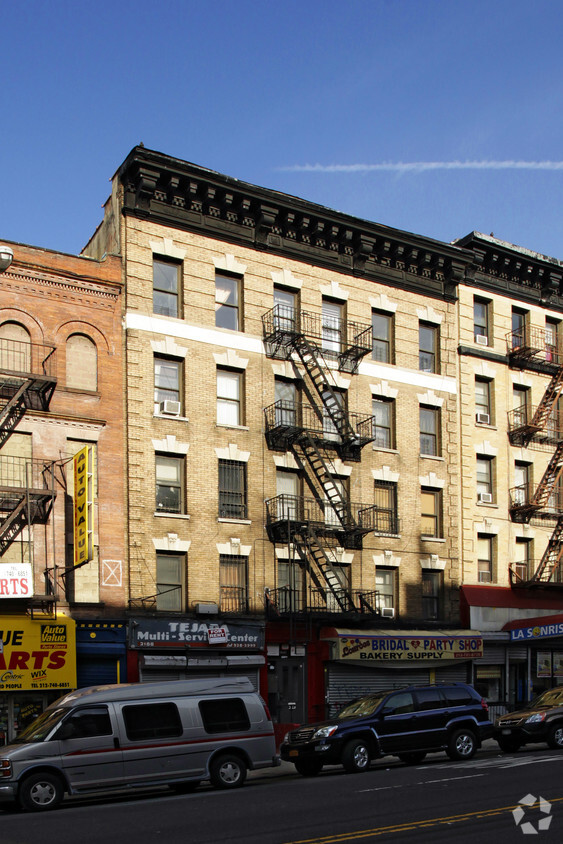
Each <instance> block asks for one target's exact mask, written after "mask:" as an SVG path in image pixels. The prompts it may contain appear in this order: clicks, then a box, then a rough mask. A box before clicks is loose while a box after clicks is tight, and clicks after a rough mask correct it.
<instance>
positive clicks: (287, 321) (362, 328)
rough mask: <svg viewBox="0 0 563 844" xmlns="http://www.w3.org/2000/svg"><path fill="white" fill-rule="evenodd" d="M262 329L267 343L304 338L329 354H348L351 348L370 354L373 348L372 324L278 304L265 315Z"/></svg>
mask: <svg viewBox="0 0 563 844" xmlns="http://www.w3.org/2000/svg"><path fill="white" fill-rule="evenodd" d="M262 330H263V336H264V339H265V340H271V339H273V338H276V337H277V338H279V337H280V336H283V335H285V336H286V337H288V338H290V337H295V336H297V335H303V336H305V337H306V338H307V339H310V340H312V341H313V342H314V343H315V345H318V346H320V348H321V349H322V350H323V352H324V353H327V354H329V355H330V354H336V355H339V354H345V353H346V352H348V351H349V350H351V349H358V350H364V354H367V353H369V352H371V351H372V346H373V340H372V327H371V325H370V324H366V323H359V322H354V321H352V320H348V319H338V318H336V317H329V316H327V315H323V314H314V313H311V312H310V311H300V310H296V309H295V308H292V307H291V306H290V305H280V304H278V305H275V306H274V307H273V308H272V309H271V310H270V311H268V312H267V313H265V314H263V315H262Z"/></svg>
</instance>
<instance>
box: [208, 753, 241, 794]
mask: <svg viewBox="0 0 563 844" xmlns="http://www.w3.org/2000/svg"><path fill="white" fill-rule="evenodd" d="M209 779H210V780H211V784H212V785H214V786H215V788H240V786H241V785H243V783H244V781H245V779H246V765H245V764H244V762H243V761H242V759H241V758H240V756H236V755H235V754H234V753H233V754H231V753H223V754H221V755H220V756H216V757H215V759H214V760H213V761H212V763H211V765H210V767H209Z"/></svg>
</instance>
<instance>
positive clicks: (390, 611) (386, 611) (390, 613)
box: [381, 607, 395, 618]
mask: <svg viewBox="0 0 563 844" xmlns="http://www.w3.org/2000/svg"><path fill="white" fill-rule="evenodd" d="M381 617H382V618H395V607H381Z"/></svg>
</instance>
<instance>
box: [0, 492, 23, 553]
mask: <svg viewBox="0 0 563 844" xmlns="http://www.w3.org/2000/svg"><path fill="white" fill-rule="evenodd" d="M27 524H28V518H27V507H26V500H25V497H22V498H21V500H20V501H19V502H18V504H17V505H16V507H15V508H14V509H13V510H12V512H11V513H10V514H9V515H8V516H7V517H6V518H5V519H4V521H3V522H2V523H0V557H1V556H2V555H3V554H4V553H5V552H6V551H7V549H8V548H9V547H10V545H11V544H12V542H14V540H15V539H16V537H17V536H19V534H20V533H21V532H22V530H23V529H24V527H26V525H27Z"/></svg>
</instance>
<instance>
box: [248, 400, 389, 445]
mask: <svg viewBox="0 0 563 844" xmlns="http://www.w3.org/2000/svg"><path fill="white" fill-rule="evenodd" d="M319 411H320V413H319ZM344 415H345V416H346V419H347V421H348V423H349V425H350V426H351V428H352V431H353V432H354V436H355V438H356V439H357V440H359V441H361V442H362V443H364V444H365V443H367V442H371V441H372V440H373V439H374V436H375V417H374V416H365V415H364V414H360V413H354V412H351V413H348V412H346V411H344ZM264 416H265V420H266V434H269V433H271V432H272V431H275V430H279V429H287V430H289V431H294V430H295V431H300V430H301V431H308V432H309V433H311V434H314V435H315V436H316V437H317V438H324V439H326V440H328V441H330V440H333V441H334V440H338V441H340V440H341V439H342V438H341V436H340V434H339V433H338V431H337V430H336V428H335V426H334V423H333V422H332V419H331V418H330V416H329V414H328V411H326V410H324V409H323V407H320V408H318V409H317V408H314V407H312V406H311V405H310V404H304V403H303V404H300V403H298V404H295V403H294V402H291V401H284V400H281V399H280V400H279V401H276V402H274V403H273V404H271V405H269V406H268V407H266V408H264Z"/></svg>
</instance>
